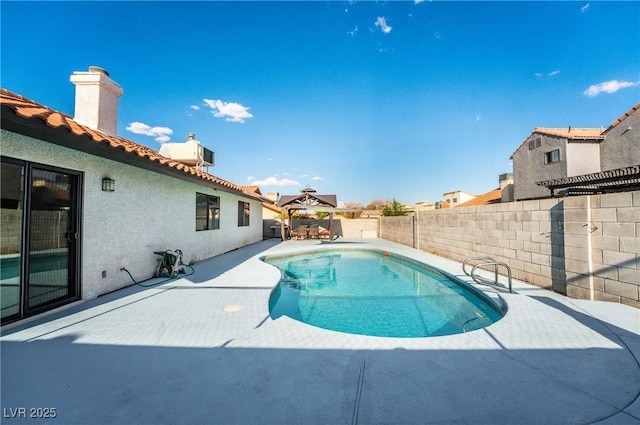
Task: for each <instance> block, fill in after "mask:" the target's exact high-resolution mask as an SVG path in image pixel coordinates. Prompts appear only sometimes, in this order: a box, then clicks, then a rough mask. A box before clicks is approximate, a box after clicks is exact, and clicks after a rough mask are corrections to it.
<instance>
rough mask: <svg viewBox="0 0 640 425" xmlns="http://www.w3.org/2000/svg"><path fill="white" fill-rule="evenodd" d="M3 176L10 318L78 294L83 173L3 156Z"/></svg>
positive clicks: (5, 306)
mask: <svg viewBox="0 0 640 425" xmlns="http://www.w3.org/2000/svg"><path fill="white" fill-rule="evenodd" d="M2 178H3V181H2V223H3V238H2V257H1V260H2V280H1V282H0V283H1V285H2V321H3V322H7V321H10V320H15V319H19V318H22V317H25V316H29V315H32V314H35V313H38V312H41V311H44V310H46V309H48V308H53V307H56V306H58V305H60V304H63V303H64V302H66V301H69V300H73V299H77V298H78V296H79V243H80V219H79V218H80V187H81V179H82V175H81V173H79V172H74V171H70V170H63V169H60V168H55V167H48V166H43V165H38V164H30V163H26V162H25V163H20V162H19V161H10V160H8V159H4V158H3V162H2ZM5 222H6V223H7V226H5ZM4 229H7V230H8V232H7V233H8V235H10V237H11V239H10V240H9V239H6V240H5V237H4ZM5 295H6V299H5Z"/></svg>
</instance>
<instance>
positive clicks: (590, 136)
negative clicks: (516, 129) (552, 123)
mask: <svg viewBox="0 0 640 425" xmlns="http://www.w3.org/2000/svg"><path fill="white" fill-rule="evenodd" d="M533 133H538V134H547V135H549V136H558V137H563V138H565V139H569V140H603V139H604V136H603V135H602V133H603V130H602V129H601V128H572V127H566V128H544V127H536V128H535V129H534V130H533ZM533 133H532V134H533ZM527 138H528V137H527Z"/></svg>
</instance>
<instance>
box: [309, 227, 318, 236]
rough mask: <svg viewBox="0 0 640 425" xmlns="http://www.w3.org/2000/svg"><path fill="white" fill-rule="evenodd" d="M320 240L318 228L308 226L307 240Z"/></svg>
mask: <svg viewBox="0 0 640 425" xmlns="http://www.w3.org/2000/svg"><path fill="white" fill-rule="evenodd" d="M319 238H320V226H316V225H313V226H310V227H309V239H319Z"/></svg>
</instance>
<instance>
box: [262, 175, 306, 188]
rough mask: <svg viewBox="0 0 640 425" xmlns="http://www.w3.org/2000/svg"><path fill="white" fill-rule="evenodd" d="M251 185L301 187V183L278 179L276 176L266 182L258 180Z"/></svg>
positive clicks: (268, 178) (265, 180)
mask: <svg viewBox="0 0 640 425" xmlns="http://www.w3.org/2000/svg"><path fill="white" fill-rule="evenodd" d="M251 184H253V185H256V186H301V185H300V183H299V182H297V181H295V180H291V179H278V178H277V177H274V176H271V177H267V178H266V179H264V180H256V181H254V182H253V183H251Z"/></svg>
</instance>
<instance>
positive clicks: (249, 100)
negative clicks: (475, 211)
mask: <svg viewBox="0 0 640 425" xmlns="http://www.w3.org/2000/svg"><path fill="white" fill-rule="evenodd" d="M0 7H1V16H2V17H1V19H2V21H1V24H2V26H1V31H2V33H1V35H2V41H1V43H2V44H1V59H2V62H1V74H0V79H1V83H2V87H3V88H6V89H8V90H11V91H13V92H16V93H18V94H21V95H23V96H25V97H27V98H30V99H33V100H36V101H38V102H40V103H43V104H45V105H47V106H49V107H51V108H53V109H56V110H59V111H62V112H65V113H68V114H70V115H73V108H74V86H73V85H72V84H71V83H70V82H69V76H70V75H71V74H72V73H73V71H86V70H87V69H88V67H89V66H91V65H95V66H100V67H102V68H104V69H106V70H107V71H109V73H110V75H111V77H112V78H113V80H114V81H116V82H117V83H119V84H120V85H121V86H122V87H123V89H124V96H123V97H122V98H120V104H119V125H118V133H119V135H121V136H123V137H126V138H128V139H131V140H134V141H136V142H139V143H141V144H144V145H147V146H149V147H152V148H154V149H159V148H160V143H161V142H162V141H167V140H168V141H169V142H181V141H185V140H186V138H187V137H186V136H187V133H190V132H192V133H195V134H196V138H197V139H198V140H200V141H201V142H202V143H203V144H205V145H206V146H207V147H208V148H210V149H212V150H213V151H215V153H216V165H215V167H213V168H211V169H210V170H209V171H210V172H211V173H212V174H215V175H217V176H218V177H221V178H224V179H227V180H230V181H232V182H234V183H236V184H244V185H246V184H255V183H258V184H259V185H260V187H261V190H262V191H263V193H264V192H267V191H271V190H276V191H278V192H280V193H281V194H296V193H298V192H299V191H300V189H302V188H304V187H306V186H311V187H314V188H315V189H317V190H318V193H327V194H336V195H337V196H338V200H339V201H342V202H360V203H363V204H367V203H369V202H370V201H371V200H373V199H386V198H388V199H391V198H395V199H397V200H399V201H400V202H403V203H407V204H413V203H415V202H418V201H421V200H426V201H430V202H435V201H438V200H440V199H441V198H442V194H443V193H444V192H448V191H452V190H457V189H461V190H465V191H468V192H471V193H475V194H481V193H484V192H487V191H489V190H492V189H494V188H496V187H497V186H498V175H499V174H502V173H506V172H511V161H510V160H509V157H510V155H511V154H512V153H513V151H514V150H515V149H516V148H517V147H518V145H519V144H520V143H521V142H522V141H523V140H524V139H525V138H526V137H527V136H528V135H529V134H530V133H531V131H532V130H533V128H535V127H567V126H572V127H600V126H604V127H605V128H606V127H608V126H609V125H610V124H611V122H612V121H613V120H615V119H616V118H618V117H619V116H620V115H622V114H623V113H625V112H627V111H628V110H629V109H631V108H632V107H633V106H634V105H635V104H637V103H638V102H640V26H639V25H638V20H639V19H640V2H637V1H633V2H599V1H597V2H594V1H589V2H587V1H582V2H570V1H566V2H565V1H563V2H553V1H548V2H544V1H543V2H507V1H499V2H483V1H477V2H458V1H422V2H414V1H406V2H405V1H387V2H353V1H352V2H338V1H328V2H319V1H317V2H287V1H283V2H271V1H260V2H241V1H237V2H217V1H210V2H205V1H200V2H152V1H146V2H99V1H92V2H30V1H2V3H1V4H0Z"/></svg>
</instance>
